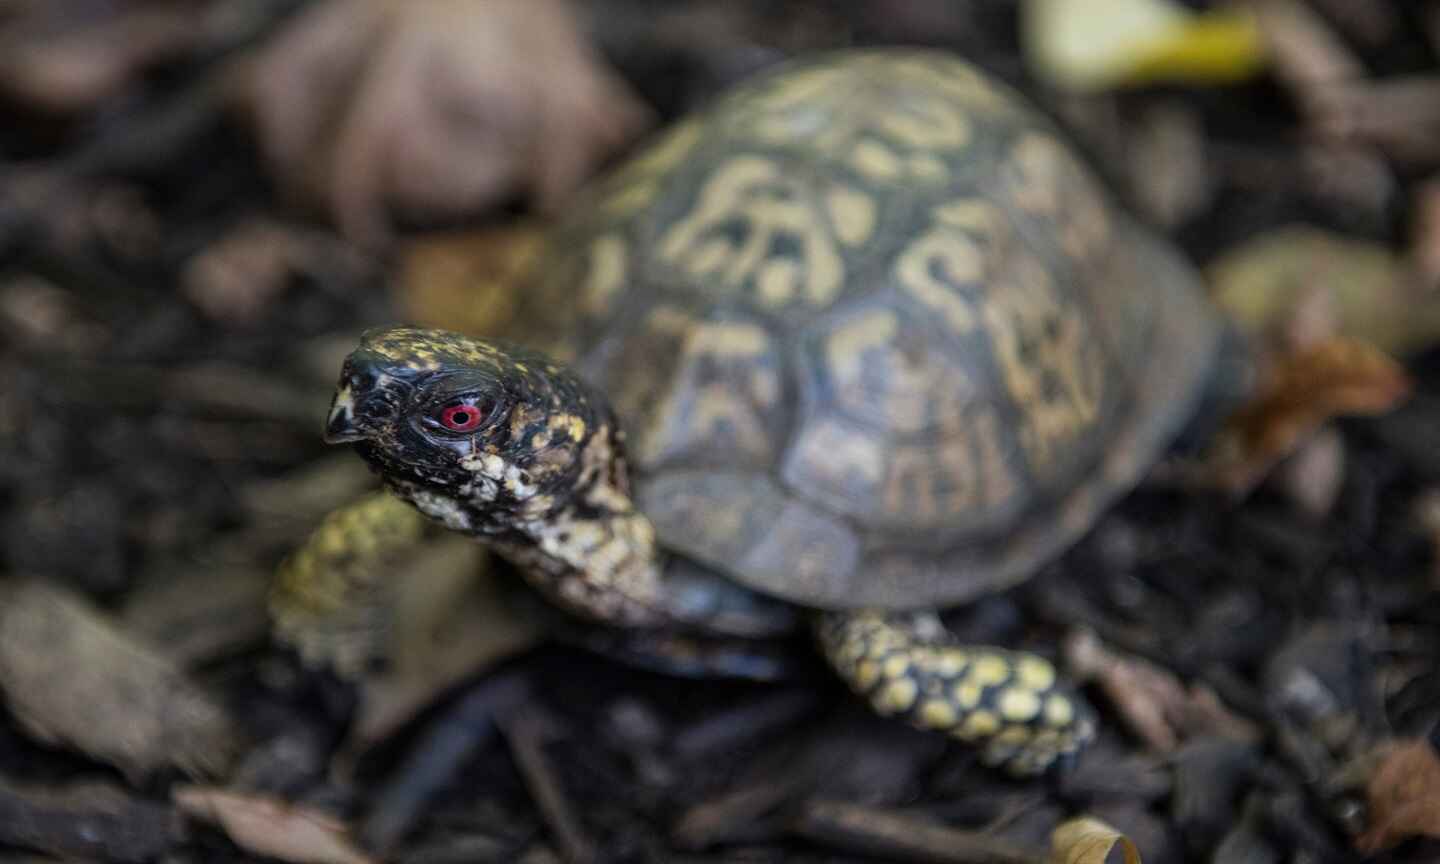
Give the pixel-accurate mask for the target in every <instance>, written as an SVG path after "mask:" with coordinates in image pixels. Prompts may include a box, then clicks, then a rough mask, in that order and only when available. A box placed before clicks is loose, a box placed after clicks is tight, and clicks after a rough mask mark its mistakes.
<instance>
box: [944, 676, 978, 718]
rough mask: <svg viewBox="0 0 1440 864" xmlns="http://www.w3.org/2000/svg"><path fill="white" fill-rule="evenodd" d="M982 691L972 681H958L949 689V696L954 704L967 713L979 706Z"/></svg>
mask: <svg viewBox="0 0 1440 864" xmlns="http://www.w3.org/2000/svg"><path fill="white" fill-rule="evenodd" d="M981 694H982V691H981V689H980V685H979V684H976V683H974V682H973V681H958V682H956V683H955V685H954V686H952V687H951V688H950V695H951V697H952V698H954V700H955V704H956V705H959V706H960V707H961V708H964V709H966V710H967V711H968V710H969V709H971V708H974V707H975V706H976V705H979V704H980V696H981Z"/></svg>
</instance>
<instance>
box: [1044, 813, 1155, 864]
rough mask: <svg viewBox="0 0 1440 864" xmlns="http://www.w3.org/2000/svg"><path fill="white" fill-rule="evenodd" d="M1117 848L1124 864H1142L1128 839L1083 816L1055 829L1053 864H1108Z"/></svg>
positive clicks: (1051, 860)
mask: <svg viewBox="0 0 1440 864" xmlns="http://www.w3.org/2000/svg"><path fill="white" fill-rule="evenodd" d="M1117 846H1118V847H1119V848H1120V851H1121V854H1122V855H1123V856H1124V857H1123V860H1124V862H1125V864H1140V850H1139V849H1136V848H1135V844H1134V843H1133V842H1131V840H1130V838H1129V837H1126V836H1125V835H1124V834H1121V833H1120V832H1119V831H1116V830H1115V829H1114V828H1111V827H1110V826H1109V825H1106V824H1105V823H1104V822H1101V821H1100V820H1099V819H1094V818H1090V817H1084V816H1082V817H1080V818H1078V819H1071V820H1070V821H1069V822H1064V823H1061V824H1060V825H1057V826H1055V831H1054V832H1053V833H1052V834H1051V835H1050V864H1107V862H1109V861H1110V860H1111V859H1110V853H1111V852H1113V851H1115V848H1116V847H1117Z"/></svg>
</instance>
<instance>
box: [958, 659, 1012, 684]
mask: <svg viewBox="0 0 1440 864" xmlns="http://www.w3.org/2000/svg"><path fill="white" fill-rule="evenodd" d="M968 677H969V678H970V680H972V681H974V682H975V683H976V684H979V685H980V686H981V687H987V686H989V685H991V684H999V683H1001V682H1003V681H1006V680H1008V679H1009V678H1010V664H1009V663H1007V662H1005V658H1003V657H1001V656H1000V655H998V654H984V655H981V656H980V657H979V658H978V659H977V660H976V661H975V663H974V665H973V666H971V667H970V675H969V676H968Z"/></svg>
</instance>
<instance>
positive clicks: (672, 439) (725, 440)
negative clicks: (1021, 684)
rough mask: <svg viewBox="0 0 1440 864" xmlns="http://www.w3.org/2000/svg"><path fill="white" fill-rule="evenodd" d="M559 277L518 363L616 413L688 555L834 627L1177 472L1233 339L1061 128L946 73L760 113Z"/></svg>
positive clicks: (1014, 562)
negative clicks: (544, 366)
mask: <svg viewBox="0 0 1440 864" xmlns="http://www.w3.org/2000/svg"><path fill="white" fill-rule="evenodd" d="M542 261H543V264H542V265H541V271H540V273H539V274H538V276H537V279H536V280H535V284H534V285H533V286H532V289H531V291H530V292H529V293H528V294H527V295H526V297H525V298H524V299H523V300H522V301H521V303H520V306H519V310H518V313H517V319H516V321H515V322H512V328H513V329H511V328H507V329H509V332H508V333H507V334H506V335H508V336H510V337H511V338H518V339H523V340H525V341H528V342H530V343H532V344H536V345H537V346H538V347H542V348H544V349H546V350H548V351H549V352H550V353H552V354H554V355H557V356H559V357H561V358H564V359H567V360H570V361H571V362H573V363H575V364H576V365H577V368H578V369H579V370H580V371H581V373H582V374H583V375H585V376H586V377H587V378H588V379H590V380H591V381H592V382H593V383H595V384H597V385H599V387H600V388H601V389H602V390H603V391H605V392H606V393H607V394H608V395H609V397H610V399H611V401H612V403H613V405H614V407H615V409H616V411H617V412H618V414H619V416H620V419H621V423H622V426H623V428H624V429H625V430H627V435H628V447H629V454H630V460H631V466H632V469H633V472H634V477H635V481H636V485H637V495H638V500H639V502H640V506H641V507H642V509H643V510H644V512H645V513H646V514H647V515H649V516H650V517H651V519H652V520H653V521H654V523H655V527H656V529H657V531H658V535H659V537H660V539H661V541H662V542H663V543H664V544H665V546H666V547H667V548H669V549H670V550H673V551H675V552H678V553H681V554H684V555H686V556H690V557H691V558H693V559H696V560H698V561H700V562H701V563H703V564H705V565H707V566H708V567H711V568H714V569H717V570H719V571H722V572H724V573H726V574H728V575H730V576H731V577H733V578H734V579H735V580H737V581H739V582H741V583H743V584H745V585H747V586H749V587H751V588H753V589H755V590H758V591H761V592H765V593H768V594H772V595H777V596H780V597H783V598H786V599H789V600H792V601H795V602H798V603H802V604H807V605H812V606H817V607H825V608H845V607H855V606H879V607H887V608H913V607H925V606H934V605H942V604H952V603H958V602H961V601H964V600H967V599H970V598H973V597H975V596H977V595H979V594H982V593H986V592H989V591H993V590H996V589H999V588H1001V587H1004V586H1008V585H1010V584H1013V583H1015V582H1016V581H1018V580H1020V579H1023V578H1025V577H1026V576H1028V575H1030V574H1031V573H1032V572H1033V571H1034V570H1035V569H1036V568H1037V567H1038V566H1039V565H1040V564H1041V563H1043V562H1044V561H1045V560H1046V559H1048V558H1050V557H1051V556H1053V555H1055V554H1056V553H1057V552H1059V551H1060V550H1061V549H1063V548H1064V547H1065V546H1066V545H1068V544H1069V543H1071V542H1073V541H1074V539H1075V538H1077V537H1078V536H1079V535H1080V534H1081V533H1082V532H1083V531H1085V530H1086V529H1087V528H1088V527H1089V526H1090V525H1091V524H1092V523H1093V522H1094V520H1095V519H1096V518H1097V515H1098V513H1099V512H1100V511H1101V510H1102V508H1104V507H1105V506H1106V504H1107V503H1108V502H1110V501H1111V500H1112V499H1114V498H1115V497H1116V496H1118V495H1120V494H1121V493H1123V492H1124V491H1126V490H1128V489H1129V488H1130V487H1132V486H1133V485H1134V484H1135V483H1136V482H1137V480H1138V479H1139V477H1140V476H1141V474H1142V473H1143V472H1144V471H1145V469H1146V468H1147V467H1148V466H1149V465H1150V464H1151V463H1152V462H1153V461H1154V460H1155V459H1156V458H1157V454H1159V453H1160V452H1161V451H1162V450H1163V449H1164V448H1165V447H1166V446H1167V444H1168V442H1169V441H1170V440H1171V439H1172V438H1173V437H1174V436H1175V434H1176V433H1177V432H1178V430H1179V428H1180V427H1181V425H1182V424H1183V421H1184V420H1185V419H1186V417H1187V416H1188V414H1189V412H1190V411H1191V410H1192V408H1193V406H1194V404H1195V402H1196V401H1197V397H1198V395H1199V392H1200V391H1201V389H1202V387H1203V383H1204V380H1205V378H1206V375H1207V373H1208V370H1209V367H1210V365H1211V362H1212V359H1213V355H1214V353H1215V349H1216V345H1217V342H1218V333H1219V328H1218V322H1217V318H1216V316H1215V314H1214V313H1213V311H1212V310H1211V308H1210V307H1209V306H1208V305H1207V303H1206V301H1205V298H1204V296H1203V289H1202V286H1201V283H1200V280H1199V279H1198V277H1197V275H1196V273H1195V272H1194V271H1193V269H1192V268H1191V267H1190V266H1189V265H1188V264H1187V263H1186V262H1185V261H1184V260H1183V259H1182V258H1181V257H1180V256H1179V254H1178V253H1177V252H1176V251H1175V250H1174V249H1172V248H1171V247H1169V246H1168V245H1165V244H1164V243H1163V242H1161V241H1160V240H1159V239H1158V238H1157V237H1155V236H1153V235H1152V234H1151V233H1149V232H1148V231H1146V230H1144V229H1142V228H1141V227H1139V226H1138V225H1137V224H1136V223H1134V222H1133V221H1132V220H1130V219H1129V218H1127V217H1126V216H1125V215H1124V214H1122V213H1121V212H1120V211H1118V210H1117V209H1116V207H1115V206H1114V204H1113V203H1112V201H1111V200H1110V198H1109V197H1107V194H1106V192H1105V190H1104V189H1103V188H1102V187H1101V185H1100V184H1099V183H1098V182H1097V181H1096V179H1095V178H1094V176H1093V175H1092V173H1091V172H1090V170H1089V169H1087V168H1086V167H1085V165H1084V164H1083V163H1082V162H1081V161H1080V160H1079V159H1078V158H1077V157H1076V156H1075V155H1074V153H1072V151H1071V149H1070V148H1069V146H1068V145H1067V144H1066V143H1065V142H1064V141H1063V140H1062V138H1061V137H1060V135H1059V134H1058V133H1057V131H1056V129H1055V128H1054V127H1053V125H1052V124H1050V123H1049V122H1047V120H1046V119H1045V118H1043V117H1042V116H1041V115H1040V114H1038V113H1037V112H1036V111H1035V110H1033V109H1032V108H1031V107H1030V106H1029V105H1028V104H1027V103H1025V102H1024V101H1023V100H1022V99H1021V98H1020V97H1019V96H1018V95H1017V94H1015V93H1014V92H1012V91H1011V90H1009V89H1007V88H1005V87H1004V86H1003V85H1000V84H998V83H997V82H995V81H993V80H991V79H990V78H988V77H987V76H986V75H985V74H984V73H982V72H981V71H979V70H978V69H976V68H975V67H973V66H971V65H969V64H967V63H965V62H963V61H961V60H958V59H956V58H954V57H952V56H949V55H945V54H939V53H934V52H930V51H922V50H913V49H906V50H869V51H846V52H840V53H835V54H828V55H823V56H821V57H818V58H813V59H808V60H805V61H801V62H797V63H793V64H790V65H786V66H784V67H781V68H780V69H778V70H776V71H773V72H771V73H769V74H766V75H764V76H762V77H760V78H758V79H754V80H752V81H750V82H747V83H745V84H743V85H741V86H740V87H738V88H736V89H735V90H732V91H731V92H729V93H728V94H726V95H725V96H724V97H722V98H721V99H719V100H718V101H717V102H716V104H714V105H713V106H712V107H711V108H710V109H709V110H707V111H705V112H704V113H701V114H699V115H698V116H695V117H693V118H691V119H688V120H685V121H683V122H681V123H680V124H678V125H676V126H674V127H672V128H670V129H669V130H668V131H667V132H665V133H664V134H662V135H661V136H660V137H658V139H657V140H655V141H653V142H652V143H651V144H650V145H649V146H648V147H646V148H645V149H644V150H642V151H641V152H640V153H639V155H638V156H636V157H635V158H633V159H631V160H630V161H629V162H628V163H626V164H624V165H622V166H620V167H619V168H618V169H617V170H615V171H614V172H612V173H611V174H610V175H609V176H607V177H606V178H603V179H602V180H601V181H600V182H599V183H598V184H596V185H595V186H593V187H592V188H591V189H590V190H589V192H588V193H587V194H586V195H585V196H584V197H583V199H582V201H581V202H580V203H579V204H578V205H577V206H576V207H575V208H574V210H573V212H572V213H571V214H570V215H569V216H568V217H567V218H566V219H565V220H564V221H563V222H562V224H561V225H560V226H559V227H558V229H556V230H555V231H554V232H553V234H552V235H551V237H550V239H549V241H548V246H547V249H546V251H545V253H544V255H543V257H542Z"/></svg>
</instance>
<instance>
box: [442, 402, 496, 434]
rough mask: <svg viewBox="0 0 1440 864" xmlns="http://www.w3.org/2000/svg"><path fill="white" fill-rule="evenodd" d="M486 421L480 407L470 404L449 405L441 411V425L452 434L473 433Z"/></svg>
mask: <svg viewBox="0 0 1440 864" xmlns="http://www.w3.org/2000/svg"><path fill="white" fill-rule="evenodd" d="M484 419H485V412H484V411H482V410H481V409H480V406H478V405H471V404H470V403H468V402H459V403H456V404H454V405H447V406H445V407H444V408H443V409H441V411H440V425H441V426H444V427H445V428H446V429H449V430H450V431H451V432H473V431H475V430H476V429H478V428H480V421H482V420H484Z"/></svg>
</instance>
